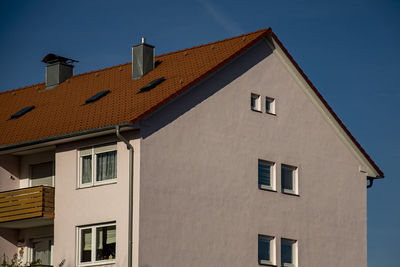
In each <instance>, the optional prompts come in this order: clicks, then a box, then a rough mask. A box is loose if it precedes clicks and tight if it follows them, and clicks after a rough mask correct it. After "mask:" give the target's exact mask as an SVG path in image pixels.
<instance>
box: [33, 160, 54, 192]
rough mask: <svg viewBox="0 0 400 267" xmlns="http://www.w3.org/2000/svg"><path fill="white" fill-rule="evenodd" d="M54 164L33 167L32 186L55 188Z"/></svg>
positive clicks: (47, 163)
mask: <svg viewBox="0 0 400 267" xmlns="http://www.w3.org/2000/svg"><path fill="white" fill-rule="evenodd" d="M53 175H54V171H53V162H52V161H50V162H45V163H40V164H34V165H31V185H32V186H36V185H48V186H53Z"/></svg>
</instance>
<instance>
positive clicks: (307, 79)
mask: <svg viewBox="0 0 400 267" xmlns="http://www.w3.org/2000/svg"><path fill="white" fill-rule="evenodd" d="M271 36H272V38H273V39H274V40H275V42H276V43H277V44H278V45H279V46H280V48H281V49H282V51H283V52H284V53H285V55H286V57H287V58H288V59H289V60H290V62H291V63H292V64H293V66H294V67H295V68H296V70H297V71H298V72H299V74H300V75H301V76H302V78H303V79H304V80H305V81H306V83H307V84H308V85H309V86H310V88H311V89H312V90H313V92H314V93H315V94H316V95H317V97H318V98H319V100H320V101H321V102H322V104H323V105H324V106H325V108H326V109H327V110H328V111H329V113H330V114H331V115H332V116H333V118H334V119H335V120H336V122H337V123H338V124H339V125H340V127H341V128H342V129H343V131H344V132H345V133H346V134H347V136H348V137H349V138H350V140H351V141H352V142H353V143H354V144H355V146H356V147H357V148H358V150H359V151H360V152H361V154H362V155H363V156H364V157H365V159H366V160H367V161H368V162H369V163H370V164H371V166H372V167H373V168H374V169H375V171H376V172H377V173H378V175H379V176H377V177H375V178H384V176H385V175H384V173H383V171H382V170H381V169H380V168H379V167H378V165H377V164H376V163H375V162H374V161H373V160H372V158H371V157H370V156H369V155H368V153H367V152H366V151H365V149H364V148H363V147H362V146H361V145H360V143H359V142H358V141H357V140H356V138H355V137H354V136H353V135H352V134H351V133H350V131H349V130H348V129H347V127H346V126H345V125H344V123H343V122H342V121H341V120H340V118H339V117H338V116H337V115H336V113H335V112H334V111H333V109H332V108H331V107H330V106H329V104H328V102H327V101H326V100H325V99H324V97H323V96H322V95H321V93H320V92H319V91H318V89H317V88H316V87H315V86H314V84H313V83H312V82H311V81H310V79H309V78H308V77H307V75H306V74H305V73H304V72H303V70H302V69H301V68H300V66H299V65H298V64H297V62H296V61H295V60H294V58H293V57H292V56H291V55H290V53H289V51H288V50H287V49H286V47H285V46H284V45H283V44H282V42H281V41H280V40H279V39H278V37H277V36H276V34H275V33H274V32H272V31H271Z"/></svg>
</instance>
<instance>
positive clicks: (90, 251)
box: [77, 223, 116, 266]
mask: <svg viewBox="0 0 400 267" xmlns="http://www.w3.org/2000/svg"><path fill="white" fill-rule="evenodd" d="M115 247H116V225H115V223H108V224H101V225H92V226H83V227H79V228H78V249H77V252H78V255H77V258H78V265H79V266H89V265H93V264H109V263H115V252H116V250H115Z"/></svg>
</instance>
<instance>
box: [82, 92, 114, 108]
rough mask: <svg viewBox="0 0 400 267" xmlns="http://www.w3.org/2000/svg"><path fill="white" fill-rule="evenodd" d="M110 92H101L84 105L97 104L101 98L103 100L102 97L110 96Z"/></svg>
mask: <svg viewBox="0 0 400 267" xmlns="http://www.w3.org/2000/svg"><path fill="white" fill-rule="evenodd" d="M110 92H111V91H110V90H106V91H101V92H99V93H97V94H95V95H94V96H92V97H90V98H88V99H87V100H86V101H85V104H84V105H87V104H91V103H93V102H96V101H97V100H99V99H100V98H102V97H104V96H106V95H108V94H109V93H110Z"/></svg>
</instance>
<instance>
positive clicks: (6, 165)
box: [0, 155, 20, 191]
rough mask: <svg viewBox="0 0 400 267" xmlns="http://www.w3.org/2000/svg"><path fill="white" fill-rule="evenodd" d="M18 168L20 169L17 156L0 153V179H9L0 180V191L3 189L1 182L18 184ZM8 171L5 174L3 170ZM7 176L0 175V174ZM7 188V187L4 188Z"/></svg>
mask: <svg viewBox="0 0 400 267" xmlns="http://www.w3.org/2000/svg"><path fill="white" fill-rule="evenodd" d="M19 169H20V159H19V157H17V156H11V155H0V177H1V178H2V179H4V178H8V179H9V181H4V180H3V181H0V191H4V188H2V187H3V184H4V185H5V184H7V183H9V184H14V183H18V185H19V176H20V173H19ZM4 171H5V172H8V173H9V174H5V173H3V172H4ZM3 175H4V176H7V177H2V176H3ZM6 190H7V189H6Z"/></svg>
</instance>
